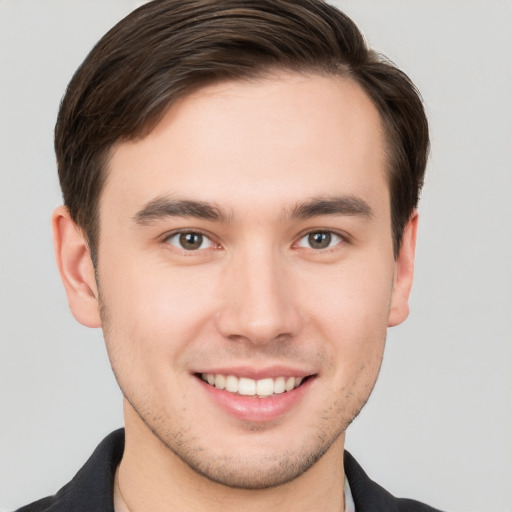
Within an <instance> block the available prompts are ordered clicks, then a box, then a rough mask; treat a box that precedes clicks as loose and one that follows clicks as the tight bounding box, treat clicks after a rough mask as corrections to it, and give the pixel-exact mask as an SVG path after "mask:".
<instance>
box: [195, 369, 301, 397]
mask: <svg viewBox="0 0 512 512" xmlns="http://www.w3.org/2000/svg"><path fill="white" fill-rule="evenodd" d="M200 377H201V379H202V380H203V381H205V382H207V383H208V384H210V385H211V386H214V387H216V388H217V389H222V390H225V391H228V392H229V393H233V394H238V395H242V396H257V397H269V396H272V395H279V394H281V393H285V392H287V391H292V390H293V389H295V388H298V387H299V386H300V384H301V383H302V381H303V380H304V379H303V377H276V378H266V379H260V380H254V379H250V378H248V377H235V376H234V375H222V374H213V373H203V374H201V375H200Z"/></svg>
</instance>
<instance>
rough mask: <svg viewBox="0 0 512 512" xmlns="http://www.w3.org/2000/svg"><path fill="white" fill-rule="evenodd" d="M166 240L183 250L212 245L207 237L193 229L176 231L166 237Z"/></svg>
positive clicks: (204, 247)
mask: <svg viewBox="0 0 512 512" xmlns="http://www.w3.org/2000/svg"><path fill="white" fill-rule="evenodd" d="M167 242H168V243H169V244H171V245H173V246H174V247H177V248H178V249H184V250H185V251H198V250H200V249H206V248H208V247H211V246H212V242H211V240H210V239H209V238H208V237H206V236H204V235H203V234H201V233H196V232H194V231H184V232H182V233H176V234H174V235H172V236H170V237H169V238H167Z"/></svg>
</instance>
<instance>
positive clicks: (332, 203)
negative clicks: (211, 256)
mask: <svg viewBox="0 0 512 512" xmlns="http://www.w3.org/2000/svg"><path fill="white" fill-rule="evenodd" d="M321 215H346V216H355V217H363V218H367V219H371V218H372V217H373V211H372V209H371V207H370V206H369V205H368V203H367V202H366V201H364V200H363V199H361V198H359V197H356V196H322V197H314V198H311V199H310V200H308V201H306V202H304V203H300V204H298V205H296V206H295V207H294V208H293V209H292V210H291V211H290V213H289V217H291V218H292V219H302V220H304V219H309V218H312V217H319V216H321ZM166 217H194V218H197V219H204V220H209V221H213V222H227V221H228V220H229V219H230V218H231V215H230V214H229V213H228V212H227V211H226V210H225V209H223V208H222V207H220V206H219V205H217V204H215V203H210V202H207V201H197V200H191V199H173V198H170V197H157V198H156V199H153V200H151V201H149V202H147V203H146V204H145V205H144V207H143V208H142V209H141V210H139V211H138V212H137V213H136V214H135V215H134V216H133V219H134V220H135V222H136V223H137V224H139V225H141V226H147V225H149V224H151V223H153V222H155V221H157V220H160V219H163V218H166Z"/></svg>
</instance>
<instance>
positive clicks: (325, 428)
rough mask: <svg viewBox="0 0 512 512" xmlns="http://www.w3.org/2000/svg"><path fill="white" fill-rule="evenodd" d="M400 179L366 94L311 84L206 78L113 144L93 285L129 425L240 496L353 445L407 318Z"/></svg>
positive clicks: (345, 84)
mask: <svg viewBox="0 0 512 512" xmlns="http://www.w3.org/2000/svg"><path fill="white" fill-rule="evenodd" d="M386 176H387V172H386V160H385V150H384V136H383V131H382V127H381V121H380V118H379V115H378V113H377V111H376V109H375V108H374V106H373V105H372V103H371V101H370V100H369V99H368V98H367V96H366V95H365V94H364V93H363V91H362V90H361V89H360V88H359V86H357V85H356V84H353V83H352V82H350V81H348V80H345V79H342V78H333V77H322V76H316V75H312V76H304V75H295V74H281V75H276V76H274V77H272V78H265V79H262V80H260V81H257V82H251V83H247V82H228V83H222V84H218V85H215V86H211V87H208V88H204V89H202V90H199V91H198V92H196V93H194V94H192V95H190V96H188V97H186V98H185V99H183V100H181V101H180V102H178V103H177V104H175V105H174V106H173V107H172V108H171V109H170V111H169V112H168V113H167V115H166V116H165V117H164V118H163V120H162V121H161V122H160V124H159V125H158V126H157V127H156V128H155V129H154V131H153V132H152V133H150V134H149V135H148V136H147V137H146V138H144V139H143V140H139V141H136V142H124V143H121V144H119V145H118V146H117V147H115V148H114V151H113V155H112V158H111V160H110V164H109V170H108V178H107V181H106V184H105V187H104V190H103V192H102V195H101V199H100V240H99V248H98V261H99V266H98V269H97V276H98V283H99V294H100V299H101V322H102V325H103V329H104V334H105V340H106V344H107V349H108V352H109V356H110V359H111V363H112V367H113V369H114V372H115V374H116V377H117V379H118V382H119V385H120V387H121V389H122V391H123V393H124V396H125V398H126V409H127V411H128V412H127V417H126V429H127V435H128V433H129V431H130V428H132V429H135V428H136V427H135V424H136V423H137V422H138V424H142V425H144V427H143V428H144V429H145V430H146V431H147V435H151V436H152V435H153V434H155V435H156V436H157V438H158V439H159V440H160V441H161V442H162V443H163V445H162V446H164V447H165V450H170V453H173V454H175V455H177V456H178V457H179V458H180V459H181V460H182V461H184V462H185V463H186V464H187V465H188V466H189V467H190V468H192V469H194V470H195V471H196V472H198V473H200V474H202V475H205V476H206V477H208V478H209V479H212V480H215V481H217V482H220V483H223V484H225V485H228V486H234V487H245V488H262V487H266V486H272V485H277V484H280V483H284V482H287V481H290V480H292V479H294V478H296V477H297V476H298V475H300V474H302V473H303V472H304V471H306V470H307V469H308V468H310V467H311V466H312V465H313V464H314V463H315V462H316V461H319V460H322V459H323V458H324V457H325V456H327V455H328V454H332V453H334V452H335V453H336V455H337V456H340V455H341V452H342V449H343V433H344V431H345V429H346V428H347V426H348V425H349V424H350V422H351V421H352V420H353V418H354V417H355V416H356V415H357V414H358V412H359V411H360V409H361V408H362V406H363V405H364V403H365V402H366V400H367V399H368V396H369V394H370V392H371V390H372V388H373V386H374V383H375V380H376V378H377V374H378V371H379V367H380V364H381V359H382V353H383V349H384V344H385V337H386V329H387V327H388V325H392V324H396V323H399V322H400V321H402V320H403V319H404V318H405V316H406V314H407V313H406V309H407V306H406V296H407V294H408V286H410V282H409V277H410V276H409V275H408V273H410V272H409V270H410V268H409V267H410V265H409V260H410V254H406V255H405V256H404V255H402V256H399V257H398V259H397V260H395V259H394V258H393V247H392V237H391V220H390V198H389V190H388V185H387V178H386ZM407 240H408V235H407V234H406V236H405V242H404V246H405V247H406V249H404V251H407V250H409V249H408V247H409V245H410V244H409V245H408V241H407ZM409 252H410V251H409ZM402 261H406V263H401V262H402ZM400 265H402V267H403V268H402V270H401V269H400ZM403 269H405V270H403ZM400 272H401V274H400ZM404 273H405V274H406V277H405V278H404ZM91 286H92V287H94V285H91ZM404 297H405V298H404ZM98 310H99V308H98ZM77 316H78V317H79V316H80V315H77ZM137 428H139V427H137ZM322 456H324V457H322Z"/></svg>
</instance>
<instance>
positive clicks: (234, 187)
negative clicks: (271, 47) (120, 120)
mask: <svg viewBox="0 0 512 512" xmlns="http://www.w3.org/2000/svg"><path fill="white" fill-rule="evenodd" d="M382 190H384V196H385V197H386V198H387V178H386V162H385V150H384V134H383V129H382V122H381V118H380V116H379V113H378V111H377V109H376V108H375V107H374V105H373V103H372V102H371V100H370V99H369V98H368V96H367V95H366V94H365V92H364V91H363V90H362V89H361V87H360V86H359V85H357V84H356V83H354V82H353V81H351V80H349V79H346V78H342V77H338V76H320V75H302V74H296V73H281V74H277V75H272V76H269V77H265V78H261V79H259V80H251V81H232V82H222V83H219V84H215V85H213V86H209V87H205V88H202V89H199V90H198V91H195V92H194V93H192V94H190V95H188V96H186V97H184V98H182V99H180V100H179V101H178V102H176V103H175V104H174V105H172V107H171V108H170V109H169V111H168V112H167V113H166V115H165V116H164V118H163V119H162V121H161V122H160V123H159V124H158V125H157V126H156V127H155V128H154V130H153V131H152V132H151V133H150V134H149V135H147V136H146V137H145V138H143V139H142V140H138V141H130V142H123V143H120V144H118V145H117V146H116V147H115V148H114V149H113V152H112V155H111V159H110V163H109V169H108V174H107V180H106V183H105V187H104V191H103V194H102V199H101V201H100V210H103V209H104V208H105V207H108V203H109V202H110V201H111V200H113V201H115V197H116V196H119V195H121V196H123V197H124V206H125V208H132V209H137V208H140V207H141V206H142V205H143V204H144V203H145V202H147V201H149V200H151V199H154V198H155V197H156V196H159V195H172V196H176V195H178V196H184V197H194V198H198V199H201V200H207V201H215V202H219V201H220V202H223V203H225V204H226V207H227V208H229V207H233V208H235V209H236V207H237V206H240V207H244V206H247V205H248V204H249V203H250V204H253V205H254V206H257V205H258V204H259V205H260V206H264V207H265V208H267V209H268V208H269V207H271V206H272V205H274V204H275V205H276V207H277V205H279V207H286V206H287V205H285V204H284V203H286V202H287V201H288V202H294V201H296V200H298V199H301V198H303V197H305V196H308V195H309V196H319V195H332V194H358V195H360V194H363V195H370V196H371V195H375V194H376V193H377V192H378V191H380V192H381V193H382Z"/></svg>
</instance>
